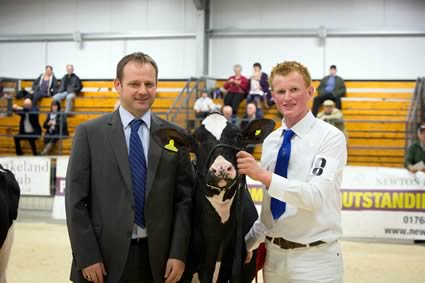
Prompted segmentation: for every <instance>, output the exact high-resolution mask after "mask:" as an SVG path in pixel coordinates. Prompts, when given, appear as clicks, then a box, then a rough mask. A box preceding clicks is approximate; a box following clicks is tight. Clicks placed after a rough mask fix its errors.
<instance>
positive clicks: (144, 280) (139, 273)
mask: <svg viewBox="0 0 425 283" xmlns="http://www.w3.org/2000/svg"><path fill="white" fill-rule="evenodd" d="M120 283H154V280H153V276H152V271H151V267H150V262H149V251H148V240H147V239H141V240H140V241H139V242H137V243H135V242H134V240H132V243H131V245H130V251H129V252H128V256H127V262H126V264H125V267H124V273H123V275H122V277H121V280H120Z"/></svg>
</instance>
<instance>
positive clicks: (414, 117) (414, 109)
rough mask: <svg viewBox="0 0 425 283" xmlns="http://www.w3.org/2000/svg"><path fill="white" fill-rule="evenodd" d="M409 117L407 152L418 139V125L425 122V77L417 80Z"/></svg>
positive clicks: (407, 122) (407, 123)
mask: <svg viewBox="0 0 425 283" xmlns="http://www.w3.org/2000/svg"><path fill="white" fill-rule="evenodd" d="M407 115H408V116H407V119H406V120H407V121H406V144H405V149H406V150H407V148H408V147H409V146H410V145H411V144H412V143H413V142H414V141H415V140H416V138H417V136H416V129H417V126H418V124H419V123H421V122H422V121H425V77H419V78H417V80H416V86H415V91H414V94H413V96H412V100H411V102H410V106H409V111H408V114H407Z"/></svg>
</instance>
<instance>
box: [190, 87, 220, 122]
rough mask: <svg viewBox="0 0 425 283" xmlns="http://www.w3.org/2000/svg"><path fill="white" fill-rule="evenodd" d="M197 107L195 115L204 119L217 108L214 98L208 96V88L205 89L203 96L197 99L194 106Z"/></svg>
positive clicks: (202, 92)
mask: <svg viewBox="0 0 425 283" xmlns="http://www.w3.org/2000/svg"><path fill="white" fill-rule="evenodd" d="M193 109H195V117H196V118H199V119H201V120H203V119H204V118H205V117H207V116H208V114H209V113H211V112H212V111H215V110H216V105H215V104H214V102H213V100H212V99H211V98H209V97H208V90H206V89H203V90H202V91H201V96H200V97H199V98H198V99H197V100H196V101H195V105H194V106H193Z"/></svg>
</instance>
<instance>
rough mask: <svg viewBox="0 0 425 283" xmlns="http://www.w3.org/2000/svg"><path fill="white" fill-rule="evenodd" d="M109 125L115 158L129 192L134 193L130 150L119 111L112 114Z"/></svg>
mask: <svg viewBox="0 0 425 283" xmlns="http://www.w3.org/2000/svg"><path fill="white" fill-rule="evenodd" d="M108 125H109V126H110V127H111V129H110V135H109V138H110V142H111V147H112V148H113V151H114V153H115V158H116V159H117V162H118V166H119V168H120V171H121V174H122V176H123V178H124V181H125V184H126V186H127V189H128V190H127V191H128V192H132V187H131V172H130V164H129V161H128V150H127V145H126V143H125V136H124V130H123V126H122V122H121V118H120V115H119V112H118V110H117V111H115V112H114V113H113V114H112V119H111V121H110V122H108ZM130 199H132V198H130Z"/></svg>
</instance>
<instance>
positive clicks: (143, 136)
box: [118, 106, 151, 238]
mask: <svg viewBox="0 0 425 283" xmlns="http://www.w3.org/2000/svg"><path fill="white" fill-rule="evenodd" d="M118 111H119V113H120V117H121V122H122V126H123V129H124V135H125V144H126V145H127V151H128V154H130V134H131V127H130V123H131V121H133V120H134V119H135V117H134V116H133V114H131V113H130V112H128V111H127V110H126V109H125V108H124V107H122V106H120V107H119V109H118ZM140 119H141V120H142V121H143V122H144V123H142V124H141V125H140V128H139V132H138V134H139V137H140V140H141V141H142V144H143V151H144V153H145V159H146V170H147V169H148V164H149V163H148V162H149V160H148V152H149V131H150V128H151V111H150V110H148V111H147V112H146V113H145V114H144V115H143V116H142V117H140ZM147 235H148V234H147V229H146V227H145V228H144V229H143V228H142V227H140V226H138V225H136V224H134V228H133V236H132V238H145V237H147Z"/></svg>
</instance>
